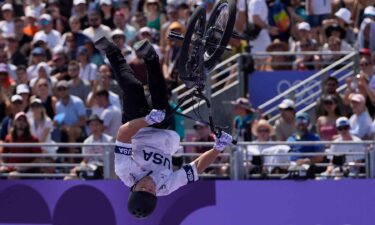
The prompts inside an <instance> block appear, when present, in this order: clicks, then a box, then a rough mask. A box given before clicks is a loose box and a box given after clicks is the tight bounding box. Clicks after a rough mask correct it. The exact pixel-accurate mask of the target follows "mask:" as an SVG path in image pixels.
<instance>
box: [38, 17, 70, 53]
mask: <svg viewBox="0 0 375 225" xmlns="http://www.w3.org/2000/svg"><path fill="white" fill-rule="evenodd" d="M38 23H39V26H40V29H41V30H40V31H38V32H36V34H35V35H34V41H35V40H38V38H40V37H41V36H43V35H45V36H46V39H47V46H48V48H49V49H50V50H53V49H54V48H55V47H56V46H59V45H62V44H63V43H62V39H61V34H60V32H59V31H57V30H55V29H53V24H52V17H51V16H50V15H49V14H43V15H41V16H40V17H39V19H38Z"/></svg>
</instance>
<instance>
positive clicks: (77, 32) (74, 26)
mask: <svg viewBox="0 0 375 225" xmlns="http://www.w3.org/2000/svg"><path fill="white" fill-rule="evenodd" d="M69 28H70V32H66V33H64V34H63V36H62V39H63V40H64V42H65V43H64V45H66V44H67V43H68V40H67V39H68V37H67V35H68V34H69V35H71V34H72V36H73V37H72V40H74V44H75V46H77V47H79V46H82V45H84V44H85V41H86V40H87V39H89V37H87V36H86V35H84V34H83V33H82V30H81V21H80V19H79V17H78V16H76V15H72V16H71V17H69Z"/></svg>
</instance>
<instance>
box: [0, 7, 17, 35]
mask: <svg viewBox="0 0 375 225" xmlns="http://www.w3.org/2000/svg"><path fill="white" fill-rule="evenodd" d="M1 14H2V16H3V20H1V21H0V31H1V33H2V34H3V35H4V36H11V35H14V19H13V6H12V4H10V3H5V4H4V5H2V6H1Z"/></svg>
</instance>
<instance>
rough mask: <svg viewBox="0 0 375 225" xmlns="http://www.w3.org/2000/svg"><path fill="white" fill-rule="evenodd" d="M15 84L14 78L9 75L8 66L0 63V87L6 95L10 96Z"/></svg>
mask: <svg viewBox="0 0 375 225" xmlns="http://www.w3.org/2000/svg"><path fill="white" fill-rule="evenodd" d="M15 86H16V83H15V82H14V80H13V79H12V78H11V77H10V74H9V67H8V65H7V64H5V63H0V87H1V89H2V91H3V93H5V95H6V96H8V97H9V96H11V95H12V93H13V90H14V88H15Z"/></svg>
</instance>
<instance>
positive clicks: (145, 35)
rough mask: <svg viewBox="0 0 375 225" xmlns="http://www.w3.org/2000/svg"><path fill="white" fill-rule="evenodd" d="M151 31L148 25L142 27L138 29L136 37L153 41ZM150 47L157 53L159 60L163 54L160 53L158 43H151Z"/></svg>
mask: <svg viewBox="0 0 375 225" xmlns="http://www.w3.org/2000/svg"><path fill="white" fill-rule="evenodd" d="M152 33H153V31H152V29H151V28H149V27H142V28H141V29H139V32H138V38H139V40H144V39H147V40H149V41H150V42H151V43H153V42H154V41H153V39H152ZM152 47H153V48H154V49H155V51H156V53H157V54H158V56H159V60H160V61H162V60H163V55H162V54H161V51H160V47H159V45H157V44H154V43H153V44H152Z"/></svg>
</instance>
